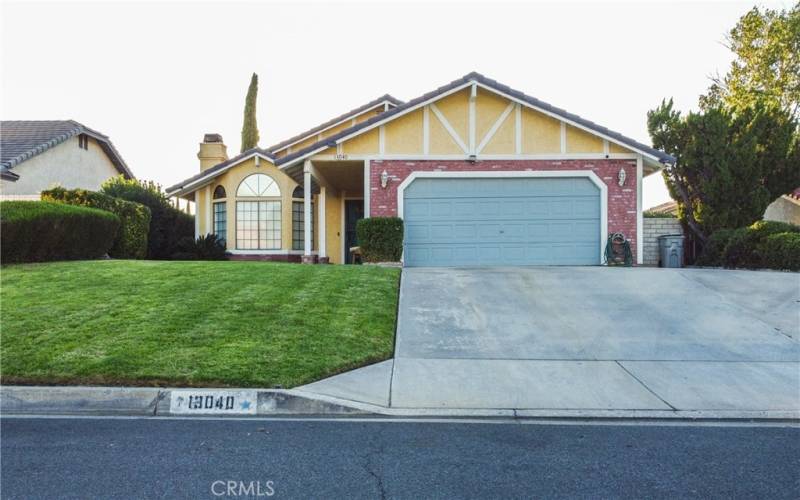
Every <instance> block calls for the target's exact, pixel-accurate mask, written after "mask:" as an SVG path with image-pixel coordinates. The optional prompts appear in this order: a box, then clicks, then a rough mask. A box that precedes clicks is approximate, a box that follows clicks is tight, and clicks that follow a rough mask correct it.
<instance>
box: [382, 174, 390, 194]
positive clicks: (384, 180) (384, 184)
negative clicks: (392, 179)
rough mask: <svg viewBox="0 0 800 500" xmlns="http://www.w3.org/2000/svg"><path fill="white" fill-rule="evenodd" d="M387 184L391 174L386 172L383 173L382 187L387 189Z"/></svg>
mask: <svg viewBox="0 0 800 500" xmlns="http://www.w3.org/2000/svg"><path fill="white" fill-rule="evenodd" d="M387 184H389V173H388V172H386V170H384V171H383V172H381V187H382V188H383V189H386V185H387Z"/></svg>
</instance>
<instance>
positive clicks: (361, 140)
mask: <svg viewBox="0 0 800 500" xmlns="http://www.w3.org/2000/svg"><path fill="white" fill-rule="evenodd" d="M379 134H380V132H379V131H378V129H377V128H374V129H372V130H370V131H369V132H365V133H363V134H361V135H357V136H355V137H353V138H352V139H350V140H349V141H345V142H344V143H343V144H342V149H343V150H344V152H345V154H350V155H354V154H378V148H379V144H378V143H379V141H380V136H379Z"/></svg>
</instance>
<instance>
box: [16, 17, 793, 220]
mask: <svg viewBox="0 0 800 500" xmlns="http://www.w3.org/2000/svg"><path fill="white" fill-rule="evenodd" d="M754 5H759V6H768V7H772V8H775V7H778V8H780V7H788V6H789V5H790V3H789V2H766V3H765V2H760V3H757V4H754V3H749V2H732V3H731V2H707V3H703V2H671V3H663V2H650V1H640V2H624V3H603V2H592V3H588V2H583V3H574V2H558V3H539V2H536V3H498V2H491V3H460V2H445V3H440V4H434V3H431V2H424V3H411V2H405V3H387V2H370V3H347V4H345V3H333V2H325V3H313V4H307V3H299V2H292V3H267V2H246V3H234V2H176V3H164V2H158V3H156V2H141V3H122V2H116V1H105V2H102V3H100V2H95V3H72V2H56V3H40V2H19V3H18V2H5V1H4V2H3V3H2V11H1V12H0V17H2V39H1V40H2V49H0V50H1V52H0V58H1V59H0V71H1V72H2V77H1V78H2V79H1V80H0V81H1V82H2V99H1V100H0V116H2V118H3V119H4V120H12V119H15V120H46V119H47V120H58V119H74V120H77V121H79V122H81V123H83V124H85V125H86V126H88V127H91V128H94V129H96V130H99V131H100V132H102V133H104V134H106V135H108V136H110V138H111V140H112V141H113V142H114V144H115V145H116V147H117V149H118V150H119V151H120V152H121V154H122V156H123V158H125V160H126V162H127V163H128V165H129V166H130V167H131V169H132V170H133V172H134V174H135V175H136V176H137V177H138V178H140V179H151V180H155V181H157V182H159V183H161V184H162V185H164V186H169V185H172V184H174V183H176V182H178V181H180V180H182V179H184V178H187V177H189V176H191V175H194V174H196V173H198V172H199V162H198V160H197V157H196V154H197V150H198V143H199V142H200V141H201V140H202V137H203V134H204V133H208V132H216V133H220V134H222V136H223V138H224V140H225V143H226V144H227V146H228V152H229V154H230V155H231V156H232V155H234V154H236V153H238V152H239V145H240V144H239V143H240V132H241V127H242V111H243V108H244V98H245V94H246V91H247V85H248V83H249V80H250V75H251V74H252V73H253V72H255V73H258V75H259V95H258V113H257V117H258V126H259V130H260V133H261V141H260V142H259V145H260V146H262V147H267V146H270V145H272V144H274V143H276V142H279V141H281V140H282V139H285V138H288V137H291V136H293V135H295V134H297V133H299V132H302V131H303V130H306V129H309V128H311V127H313V126H315V125H318V124H319V123H322V122H324V121H327V120H328V119H330V118H332V117H334V116H337V115H340V114H342V113H344V112H345V111H348V110H350V109H352V108H355V107H357V106H359V105H361V104H363V103H365V102H367V101H369V100H371V99H374V98H376V97H378V96H380V95H383V94H385V93H389V94H392V95H393V96H395V97H397V98H399V99H402V100H409V99H412V98H414V97H417V96H419V95H421V94H424V93H425V92H428V91H430V90H433V89H434V88H436V87H438V86H440V85H443V84H445V83H448V82H450V81H452V80H455V79H457V78H459V77H461V76H463V75H464V74H466V73H469V72H470V71H478V72H480V73H482V74H484V75H486V76H488V77H490V78H493V79H495V80H498V81H500V82H502V83H504V84H506V85H509V86H510V87H512V88H515V89H517V90H521V91H523V92H525V93H527V94H529V95H532V96H534V97H537V98H539V99H541V100H543V101H545V102H548V103H550V104H553V105H555V106H558V107H561V108H564V109H566V110H568V111H570V112H573V113H576V114H578V115H581V116H583V117H585V118H588V119H590V120H593V121H595V122H597V123H599V124H601V125H604V126H606V127H608V128H610V129H611V130H615V131H617V132H620V133H622V134H625V135H627V136H629V137H632V138H634V139H637V140H639V141H641V142H645V143H647V144H649V143H650V141H649V136H648V134H647V124H646V114H647V111H648V110H649V109H652V108H654V107H656V106H657V105H658V104H659V103H660V101H661V99H662V98H665V97H667V98H668V97H673V98H674V99H675V105H676V107H677V108H678V109H681V110H684V111H688V110H690V109H694V108H696V106H697V98H698V96H699V95H700V94H702V93H704V92H705V91H706V89H707V88H708V86H709V84H710V80H709V78H710V76H712V75H714V74H717V73H720V74H724V73H725V72H726V71H727V68H728V66H729V64H730V61H731V59H732V55H731V53H730V51H729V50H728V49H727V48H726V47H725V46H724V37H725V34H726V33H727V32H728V31H729V30H730V29H731V27H733V25H734V24H735V23H736V21H737V19H738V18H739V17H740V16H741V15H743V14H744V13H745V12H747V10H749V9H750V8H752V7H753V6H754ZM668 200H669V195H668V194H667V191H666V188H665V186H664V183H663V180H662V179H661V176H660V175H652V176H650V177H648V178H646V179H645V181H644V193H643V205H644V207H650V206H654V205H657V204H659V203H662V202H664V201H668Z"/></svg>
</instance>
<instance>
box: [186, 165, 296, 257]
mask: <svg viewBox="0 0 800 500" xmlns="http://www.w3.org/2000/svg"><path fill="white" fill-rule="evenodd" d="M251 174H267V175H269V176H270V177H272V178H273V179H275V182H276V183H277V184H278V187H279V188H280V191H281V196H280V202H281V249H283V250H289V249H291V248H292V192H293V191H294V188H296V187H297V183H296V182H295V181H294V180H293V179H292V178H291V177H289V176H287V175H286V174H284V173H283V172H281V171H280V170H278V168H277V167H275V166H274V165H272V164H270V163H268V162H266V161H264V160H262V161H261V166H259V167H256V165H255V159H252V158H251V159H249V160H247V161H245V162H243V163H241V164H239V165H236V166H235V167H233V168H231V169H230V170H228V171H227V172H225V173H224V174H222V175H220V176H219V177H217V178H216V179H215V180H214V183H213V184H211V185H210V190H211V192H212V193H213V191H214V189H216V187H217V186H220V185H221V186H222V187H223V188H225V193H226V202H225V203H226V208H227V215H228V217H227V236H226V240H227V242H228V249H231V250H234V249H236V190H237V188H238V187H239V184H241V182H242V181H243V180H244V179H245V177H247V176H249V175H251ZM207 190H208V188H207V187H202V188H200V189H199V190H198V191H197V192H196V193H197V196H198V198H199V202H198V204H197V216H198V217H199V222H200V233H201V234H206V233H208V232H210V231H211V229H212V227H211V226H210V224H209V219H211V220H212V221H213V214H212V217H209V215H208V207H209V204H208V201H207V200H208V198H207V195H206V193H207V192H208V191H207ZM212 201H213V200H212ZM212 210H213V208H212ZM212 223H213V222H212Z"/></svg>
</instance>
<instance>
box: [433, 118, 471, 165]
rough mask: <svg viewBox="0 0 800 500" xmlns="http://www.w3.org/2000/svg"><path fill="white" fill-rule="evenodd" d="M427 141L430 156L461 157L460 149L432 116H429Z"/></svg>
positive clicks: (462, 152)
mask: <svg viewBox="0 0 800 500" xmlns="http://www.w3.org/2000/svg"><path fill="white" fill-rule="evenodd" d="M428 123H429V128H430V130H429V139H428V147H429V149H430V154H432V155H451V154H452V155H463V154H464V150H463V149H461V146H459V145H458V144H457V143H456V141H454V140H453V137H452V136H450V133H449V132H448V131H447V129H445V128H444V125H442V123H441V122H440V121H439V120H438V119H437V118H436V117H435V116H434V114H433V113H431V114H430V117H429V120H428Z"/></svg>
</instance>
